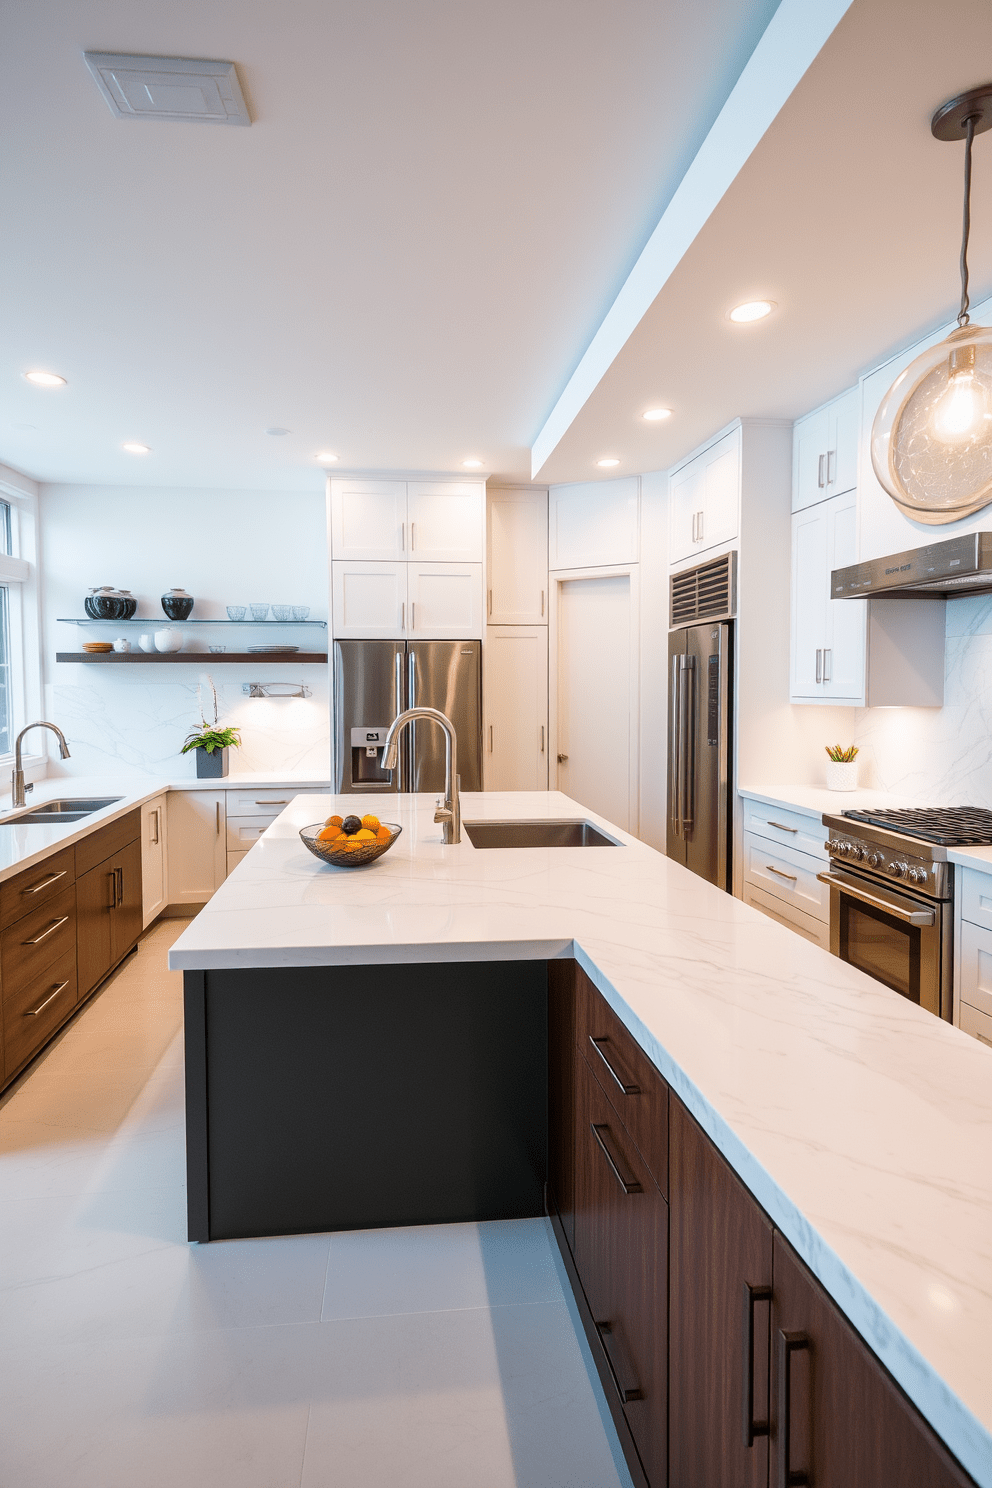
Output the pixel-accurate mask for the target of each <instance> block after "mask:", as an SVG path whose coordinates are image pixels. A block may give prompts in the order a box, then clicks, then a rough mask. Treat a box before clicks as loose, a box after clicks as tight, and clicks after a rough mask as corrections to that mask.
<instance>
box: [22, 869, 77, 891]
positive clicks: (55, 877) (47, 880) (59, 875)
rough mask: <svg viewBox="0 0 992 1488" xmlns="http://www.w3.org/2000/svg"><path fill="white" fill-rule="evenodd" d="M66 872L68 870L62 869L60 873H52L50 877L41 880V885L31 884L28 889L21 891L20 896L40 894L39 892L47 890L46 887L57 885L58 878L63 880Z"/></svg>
mask: <svg viewBox="0 0 992 1488" xmlns="http://www.w3.org/2000/svg"><path fill="white" fill-rule="evenodd" d="M67 872H68V869H67V868H63V869H62V872H61V873H53V874H52V875H51V877H49V878H43V879H42V880H41V883H36V884H32V885H31V887H30V888H29V889H22V890H21V893H22V894H40V893H41V891H42V889H47V888H48V885H49V884H53V883H58V881H59V879H60V878H65V876H66V873H67Z"/></svg>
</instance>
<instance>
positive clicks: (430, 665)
mask: <svg viewBox="0 0 992 1488" xmlns="http://www.w3.org/2000/svg"><path fill="white" fill-rule="evenodd" d="M407 704H408V706H409V707H411V708H413V707H419V708H437V709H439V710H440V712H442V713H444V714H445V715H446V716H447V717H448V718H450V719H451V722H452V723H453V724H454V726H455V732H456V734H457V735H458V773H459V775H460V777H461V788H462V790H467V791H476V790H481V789H482V643H481V641H410V642H409V644H408V646H407ZM407 733H408V734H409V735H410V736H411V738H412V741H413V743H412V748H411V756H412V758H411V771H410V784H409V785H408V786H407V787H406V789H407V790H412V791H435V792H438V791H442V790H443V789H444V733H443V731H442V730H441V729H439V728H437V727H435V726H434V725H433V724H414V725H413V726H412V727H411V728H409V729H408V730H407Z"/></svg>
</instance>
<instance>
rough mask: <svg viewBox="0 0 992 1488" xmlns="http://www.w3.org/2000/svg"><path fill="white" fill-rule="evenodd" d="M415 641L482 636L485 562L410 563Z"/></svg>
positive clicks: (411, 623) (411, 621) (411, 632)
mask: <svg viewBox="0 0 992 1488" xmlns="http://www.w3.org/2000/svg"><path fill="white" fill-rule="evenodd" d="M406 568H407V582H408V586H409V587H408V590H407V594H408V598H409V630H408V631H407V632H406V634H407V635H408V637H409V639H410V640H412V641H443V640H453V641H457V640H476V639H481V637H482V564H481V563H408V564H407V565H406Z"/></svg>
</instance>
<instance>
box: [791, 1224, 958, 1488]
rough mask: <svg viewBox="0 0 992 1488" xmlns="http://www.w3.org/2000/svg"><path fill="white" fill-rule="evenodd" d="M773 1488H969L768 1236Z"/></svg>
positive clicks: (827, 1303) (832, 1308) (830, 1305)
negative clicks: (810, 1487) (806, 1487)
mask: <svg viewBox="0 0 992 1488" xmlns="http://www.w3.org/2000/svg"><path fill="white" fill-rule="evenodd" d="M774 1270H775V1287H774V1299H773V1302H772V1359H771V1377H772V1436H771V1456H770V1469H771V1471H770V1482H771V1485H772V1488H784V1485H786V1484H791V1483H810V1484H815V1488H879V1485H880V1484H884V1485H886V1488H969V1485H970V1488H973V1480H972V1479H971V1478H970V1477H969V1476H968V1474H967V1473H966V1472H965V1471H964V1469H963V1468H962V1467H961V1466H960V1465H959V1464H958V1463H957V1462H956V1461H955V1460H954V1459H953V1458H952V1457H951V1455H950V1453H949V1452H948V1451H947V1449H946V1447H945V1446H944V1445H943V1443H942V1442H941V1441H940V1440H939V1438H938V1437H937V1436H936V1435H935V1434H934V1432H933V1431H932V1430H931V1429H930V1427H929V1426H928V1425H927V1423H926V1422H925V1421H924V1420H923V1417H922V1416H921V1415H920V1413H919V1411H918V1410H917V1409H916V1407H915V1406H914V1405H913V1404H912V1402H911V1401H909V1400H907V1398H906V1396H905V1395H904V1394H903V1393H902V1391H901V1390H900V1389H899V1387H898V1385H896V1384H895V1382H894V1381H893V1380H892V1379H891V1377H890V1376H889V1375H888V1374H887V1372H886V1371H885V1370H884V1369H883V1368H882V1366H881V1364H880V1363H879V1361H878V1360H877V1359H876V1358H875V1356H874V1354H873V1353H872V1352H871V1350H870V1349H869V1348H868V1347H867V1345H866V1344H865V1343H864V1342H863V1341H862V1339H861V1338H860V1337H859V1335H858V1334H857V1333H856V1332H855V1330H854V1329H853V1328H852V1326H851V1324H850V1323H849V1322H848V1321H847V1319H846V1318H845V1317H844V1316H843V1314H842V1313H841V1312H840V1310H839V1308H838V1307H837V1306H836V1305H835V1303H834V1302H832V1301H831V1299H830V1298H829V1297H828V1296H827V1294H826V1292H825V1291H824V1289H823V1287H822V1286H821V1285H820V1283H819V1282H818V1281H817V1280H816V1278H815V1277H814V1276H813V1275H812V1273H811V1272H810V1271H809V1269H808V1267H807V1266H805V1265H804V1264H803V1262H802V1261H801V1260H800V1259H799V1257H798V1256H797V1255H796V1253H795V1251H794V1250H793V1249H792V1247H791V1246H790V1245H789V1244H788V1243H787V1241H786V1240H784V1239H783V1237H782V1236H781V1235H780V1234H779V1233H778V1232H777V1231H776V1234H775V1260H774Z"/></svg>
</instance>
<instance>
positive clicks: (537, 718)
mask: <svg viewBox="0 0 992 1488" xmlns="http://www.w3.org/2000/svg"><path fill="white" fill-rule="evenodd" d="M483 675H484V686H483V698H484V701H485V721H484V730H483V773H484V779H485V788H486V790H541V791H543V790H547V788H548V629H547V626H544V625H501V626H498V627H495V626H490V628H489V630H488V631H487V632H486V645H485V652H484V662H483Z"/></svg>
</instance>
